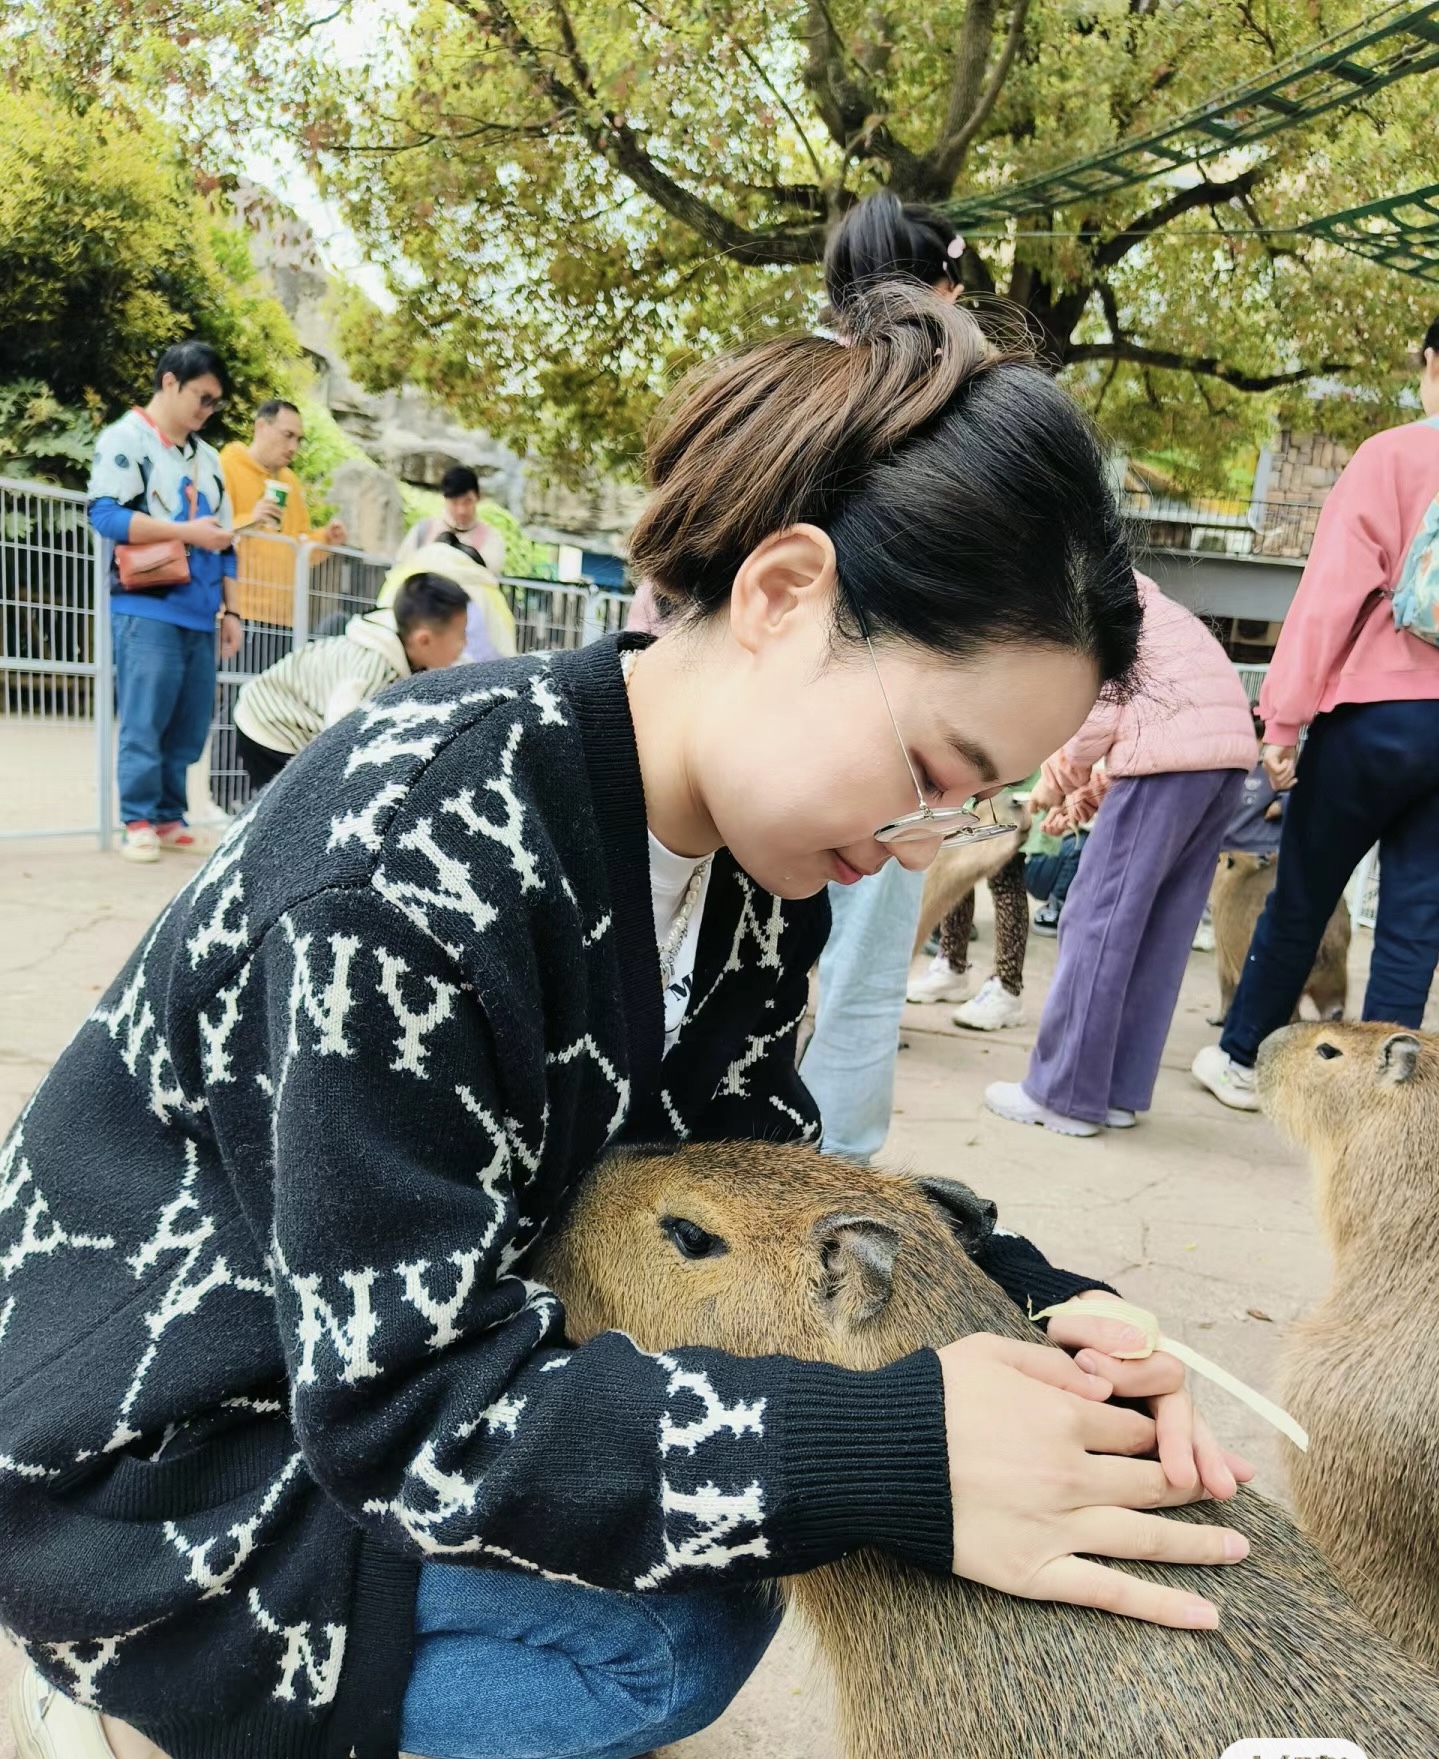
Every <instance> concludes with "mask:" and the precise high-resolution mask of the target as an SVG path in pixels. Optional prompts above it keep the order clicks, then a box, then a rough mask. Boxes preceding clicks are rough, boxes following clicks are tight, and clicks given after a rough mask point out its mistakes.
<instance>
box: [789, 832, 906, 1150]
mask: <svg viewBox="0 0 1439 1759" xmlns="http://www.w3.org/2000/svg"><path fill="white" fill-rule="evenodd" d="M923 892H924V875H923V874H922V873H910V872H908V871H907V870H906V869H905V868H903V867H901V866H900V865H899V863H898V862H897V861H887V862H886V863H885V864H884V866H883V867H882V868H881V869H880V870H879V872H878V873H877V874H875V875H874V876H873V877H872V878H870V879H862V880H859V881H858V882H857V883H856V884H855V885H852V886H831V887H830V888H829V905H830V910H831V911H832V912H833V915H834V926H833V927H832V928H831V929H830V934H829V940H828V942H827V943H826V945H825V949H824V952H823V953H822V954H821V956H820V961H819V1011H818V1013H817V1014H816V1016H815V1023H814V1036H813V1037H812V1038H811V1039H810V1041H809V1043H808V1045H806V1046H805V1053H804V1057H803V1059H802V1061H801V1062H800V1066H799V1074H800V1080H801V1081H803V1082H804V1084H805V1086H806V1087H807V1088H808V1089H809V1090H810V1093H811V1094H812V1095H813V1096H814V1102H815V1104H816V1105H817V1106H818V1107H819V1115H820V1117H821V1118H822V1119H823V1120H824V1142H823V1147H824V1151H825V1153H826V1154H841V1155H843V1156H844V1157H845V1158H846V1159H847V1160H857V1161H861V1162H868V1160H869V1158H870V1156H871V1155H872V1154H874V1153H875V1152H876V1151H877V1150H878V1149H879V1147H880V1145H881V1144H882V1143H883V1141H884V1139H885V1137H886V1136H887V1135H888V1134H889V1119H890V1113H891V1111H892V1110H893V1109H894V1059H895V1056H896V1054H897V1052H898V1050H899V1019H900V1015H901V1014H902V1013H903V1011H904V991H905V986H906V984H907V983H908V981H909V955H910V952H911V950H912V948H913V946H914V935H915V930H916V929H917V928H918V926H919V904H920V898H921V896H922V895H923Z"/></svg>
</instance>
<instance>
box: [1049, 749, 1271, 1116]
mask: <svg viewBox="0 0 1439 1759" xmlns="http://www.w3.org/2000/svg"><path fill="white" fill-rule="evenodd" d="M1243 781H1244V772H1243V771H1242V770H1195V771H1192V772H1189V773H1176V774H1167V775H1162V776H1126V777H1124V778H1122V779H1121V780H1120V781H1117V782H1115V784H1114V785H1113V787H1111V788H1110V790H1109V792H1108V793H1107V794H1106V795H1105V797H1104V804H1103V806H1102V807H1101V808H1100V812H1099V817H1098V818H1097V819H1096V820H1095V822H1094V829H1093V830H1092V831H1091V832H1090V835H1089V842H1088V844H1087V845H1086V847H1085V851H1084V859H1083V860H1082V861H1081V862H1080V864H1079V872H1078V873H1077V874H1076V875H1075V879H1074V884H1073V885H1072V886H1071V887H1070V889H1069V896H1068V898H1067V899H1066V900H1065V905H1064V914H1063V915H1062V916H1061V917H1060V919H1059V964H1058V966H1057V968H1056V970H1055V973H1054V982H1053V984H1052V985H1051V986H1050V991H1049V995H1048V996H1047V997H1046V999H1045V1003H1044V1014H1043V1017H1042V1018H1041V1020H1040V1023H1039V1037H1038V1039H1037V1040H1036V1042H1035V1046H1034V1052H1033V1055H1032V1056H1031V1057H1030V1059H1029V1073H1028V1074H1027V1075H1026V1076H1025V1078H1024V1087H1025V1091H1026V1092H1027V1093H1028V1094H1029V1097H1030V1098H1031V1099H1034V1100H1038V1102H1039V1103H1040V1104H1041V1105H1046V1106H1048V1107H1049V1108H1050V1110H1051V1111H1056V1112H1061V1113H1063V1114H1064V1116H1065V1117H1068V1118H1083V1119H1085V1120H1086V1121H1088V1122H1089V1123H1092V1124H1102V1123H1103V1122H1104V1118H1105V1113H1106V1112H1107V1111H1108V1110H1109V1109H1110V1107H1111V1106H1113V1107H1117V1108H1122V1109H1123V1110H1125V1111H1131V1112H1144V1111H1148V1110H1149V1102H1150V1101H1151V1100H1152V1099H1153V1098H1154V1083H1155V1080H1156V1079H1157V1077H1158V1075H1159V1060H1160V1058H1161V1057H1162V1056H1163V1054H1164V1041H1165V1039H1166V1038H1167V1037H1168V1035H1169V1022H1170V1021H1171V1019H1172V1018H1173V1017H1174V1004H1175V1003H1176V1002H1177V1001H1178V1000H1179V986H1180V984H1181V982H1182V981H1183V978H1184V967H1185V964H1186V962H1187V961H1188V958H1189V946H1190V942H1191V941H1192V940H1193V939H1194V931H1195V929H1196V928H1197V927H1198V926H1199V918H1200V917H1201V915H1203V913H1204V900H1205V899H1206V898H1207V897H1208V896H1209V884H1210V881H1211V880H1212V879H1213V878H1214V863H1215V861H1216V860H1217V859H1218V856H1219V848H1220V844H1221V842H1222V841H1223V837H1224V833H1225V830H1226V829H1227V828H1228V825H1229V821H1230V819H1231V818H1232V816H1233V814H1234V809H1235V807H1236V806H1237V804H1238V800H1239V790H1240V788H1241V786H1242V785H1243Z"/></svg>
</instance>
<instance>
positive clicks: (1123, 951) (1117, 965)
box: [984, 574, 1308, 1136]
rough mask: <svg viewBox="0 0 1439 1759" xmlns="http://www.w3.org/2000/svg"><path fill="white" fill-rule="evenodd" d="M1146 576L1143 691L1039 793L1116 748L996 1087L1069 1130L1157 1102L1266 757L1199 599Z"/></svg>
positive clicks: (1094, 730) (1061, 791) (998, 1100)
mask: <svg viewBox="0 0 1439 1759" xmlns="http://www.w3.org/2000/svg"><path fill="white" fill-rule="evenodd" d="M1136 578H1137V580H1138V581H1139V592H1140V599H1141V601H1142V603H1143V606H1144V631H1143V634H1142V636H1141V638H1140V646H1139V661H1138V665H1137V667H1136V675H1137V677H1138V679H1139V690H1138V692H1137V693H1136V694H1135V695H1134V696H1133V697H1132V698H1131V699H1129V700H1128V701H1125V702H1122V703H1116V702H1106V701H1104V700H1102V699H1101V701H1100V702H1099V703H1098V704H1096V706H1095V708H1094V711H1093V713H1092V714H1091V715H1090V717H1089V719H1088V720H1087V721H1086V722H1085V723H1084V725H1083V726H1082V727H1081V728H1080V729H1079V731H1078V733H1076V734H1075V736H1074V738H1073V739H1071V740H1070V742H1069V744H1068V745H1066V746H1065V747H1064V749H1063V751H1061V752H1058V753H1057V754H1056V755H1055V756H1054V757H1052V758H1051V759H1050V760H1049V761H1048V763H1047V764H1046V765H1045V769H1044V774H1043V776H1042V778H1041V782H1040V786H1039V788H1038V789H1037V790H1036V791H1035V793H1034V794H1033V795H1032V796H1031V801H1032V803H1033V804H1035V805H1038V806H1050V807H1057V806H1060V805H1061V804H1062V802H1063V801H1064V800H1065V799H1066V798H1073V797H1074V795H1075V794H1076V793H1077V791H1078V790H1080V789H1082V788H1084V787H1085V785H1086V784H1087V783H1089V782H1090V780H1091V777H1092V775H1093V772H1094V766H1095V765H1096V764H1097V763H1099V762H1100V761H1101V759H1102V760H1103V764H1104V773H1105V774H1106V775H1107V776H1108V778H1109V788H1108V792H1107V793H1106V794H1105V797H1104V810H1103V811H1102V812H1101V813H1100V814H1099V816H1098V818H1096V819H1095V821H1094V830H1093V831H1092V832H1091V833H1090V839H1089V846H1088V847H1087V848H1086V850H1085V852H1084V860H1083V861H1082V862H1081V863H1080V867H1079V872H1078V873H1077V874H1076V875H1075V879H1074V884H1073V885H1072V886H1071V887H1070V890H1069V896H1068V898H1067V899H1066V900H1065V906H1064V915H1063V916H1062V917H1061V918H1060V923H1059V963H1058V965H1057V967H1056V969H1055V973H1054V982H1053V984H1052V985H1051V986H1050V991H1049V994H1048V996H1047V997H1046V998H1045V1003H1044V1012H1043V1014H1042V1016H1041V1018H1040V1023H1039V1037H1038V1039H1037V1040H1036V1041H1035V1046H1034V1050H1033V1052H1032V1054H1031V1056H1030V1059H1029V1069H1028V1071H1027V1073H1026V1074H1025V1077H1024V1080H1023V1081H1022V1082H1021V1081H996V1082H994V1083H993V1084H992V1085H991V1086H990V1087H989V1088H988V1089H987V1090H986V1092H985V1096H984V1100H985V1104H986V1105H987V1106H988V1107H989V1109H990V1110H991V1111H992V1112H997V1113H998V1114H999V1116H1000V1117H1002V1118H1008V1119H1010V1120H1011V1121H1012V1122H1014V1123H1017V1124H1043V1125H1044V1126H1045V1127H1046V1128H1047V1129H1050V1130H1057V1131H1059V1132H1060V1134H1062V1135H1066V1136H1094V1135H1097V1134H1098V1132H1099V1131H1100V1130H1102V1129H1103V1128H1104V1127H1105V1126H1106V1125H1108V1126H1110V1127H1111V1128H1113V1129H1127V1128H1128V1127H1129V1126H1130V1125H1132V1124H1133V1123H1135V1122H1136V1120H1137V1116H1138V1114H1139V1113H1140V1112H1144V1111H1148V1110H1149V1105H1150V1101H1151V1100H1152V1099H1153V1097H1154V1083H1155V1079H1156V1077H1157V1076H1158V1074H1159V1059H1160V1057H1161V1055H1162V1054H1163V1051H1164V1041H1165V1038H1166V1036H1167V1035H1168V1032H1169V1022H1170V1020H1171V1019H1172V1018H1173V1015H1174V1004H1175V1003H1176V1002H1177V1001H1178V999H1179V986H1180V983H1181V981H1182V980H1183V977H1184V967H1185V964H1186V962H1187V960H1188V958H1189V945H1190V942H1191V941H1192V940H1193V939H1194V931H1195V929H1196V928H1197V927H1198V925H1199V918H1200V916H1201V915H1202V914H1203V911H1204V900H1205V899H1206V898H1207V897H1208V895H1209V882H1210V880H1211V879H1212V878H1213V875H1214V863H1215V861H1216V859H1217V858H1218V855H1219V845H1220V842H1221V840H1222V838H1223V836H1224V832H1225V830H1226V828H1227V827H1228V825H1229V821H1230V819H1231V818H1232V817H1233V814H1234V808H1235V805H1236V803H1237V801H1238V798H1239V792H1240V789H1241V788H1242V787H1243V784H1244V777H1245V775H1246V774H1247V773H1248V772H1249V770H1251V769H1252V768H1253V767H1254V761H1255V757H1256V755H1257V747H1256V744H1255V739H1254V727H1253V724H1252V722H1251V720H1250V715H1249V703H1248V700H1247V698H1246V697H1245V694H1244V687H1243V685H1242V684H1241V683H1240V682H1239V674H1238V673H1237V672H1236V671H1235V669H1234V666H1233V665H1232V664H1231V662H1230V660H1229V658H1228V656H1227V655H1226V654H1225V652H1224V649H1223V648H1222V647H1220V645H1219V643H1218V642H1217V641H1216V640H1215V639H1214V637H1213V636H1212V635H1211V634H1210V633H1209V631H1208V630H1207V629H1206V628H1205V627H1204V625H1203V624H1202V623H1201V622H1200V621H1199V619H1198V618H1197V617H1196V616H1194V615H1193V613H1192V612H1190V611H1186V610H1185V609H1184V607H1183V606H1182V605H1177V604H1175V602H1174V601H1173V600H1172V599H1167V598H1165V596H1164V594H1163V593H1161V592H1160V590H1159V588H1158V587H1157V586H1156V585H1155V584H1154V582H1153V581H1152V580H1148V579H1146V578H1145V576H1144V575H1142V574H1140V575H1137V576H1136ZM1307 969H1308V968H1307V967H1306V970H1307Z"/></svg>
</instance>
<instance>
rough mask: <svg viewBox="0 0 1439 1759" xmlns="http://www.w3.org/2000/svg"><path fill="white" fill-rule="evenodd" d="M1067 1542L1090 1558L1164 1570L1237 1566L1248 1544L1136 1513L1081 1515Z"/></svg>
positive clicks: (1228, 1532) (1224, 1533) (1224, 1531)
mask: <svg viewBox="0 0 1439 1759" xmlns="http://www.w3.org/2000/svg"><path fill="white" fill-rule="evenodd" d="M1065 1538H1066V1540H1069V1539H1071V1538H1072V1540H1073V1543H1074V1549H1075V1550H1076V1551H1077V1552H1084V1553H1086V1554H1087V1555H1088V1556H1090V1557H1122V1558H1129V1559H1131V1560H1133V1561H1136V1562H1139V1561H1142V1562H1145V1563H1162V1564H1237V1563H1239V1562H1240V1561H1241V1560H1242V1559H1244V1558H1246V1557H1248V1556H1249V1541H1248V1540H1247V1539H1246V1538H1245V1537H1244V1535H1243V1534H1242V1533H1237V1532H1235V1530H1234V1529H1233V1528H1232V1527H1208V1526H1204V1525H1201V1524H1200V1523H1198V1522H1195V1521H1170V1520H1167V1519H1166V1518H1165V1517H1164V1516H1163V1515H1141V1514H1136V1513H1135V1512H1134V1510H1132V1509H1083V1510H1081V1511H1080V1512H1079V1513H1078V1514H1077V1515H1076V1516H1075V1517H1074V1519H1073V1521H1072V1522H1071V1523H1069V1526H1068V1529H1067V1531H1066V1533H1065Z"/></svg>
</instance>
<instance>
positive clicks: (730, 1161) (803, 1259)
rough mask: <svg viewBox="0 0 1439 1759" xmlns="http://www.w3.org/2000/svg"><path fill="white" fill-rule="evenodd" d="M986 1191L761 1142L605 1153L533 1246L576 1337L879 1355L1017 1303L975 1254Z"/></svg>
mask: <svg viewBox="0 0 1439 1759" xmlns="http://www.w3.org/2000/svg"><path fill="white" fill-rule="evenodd" d="M994 1216H995V1208H994V1205H993V1204H992V1203H988V1202H986V1201H984V1200H983V1199H982V1198H979V1197H976V1196H975V1194H974V1193H973V1192H972V1191H971V1190H970V1189H969V1187H968V1186H967V1185H962V1184H960V1183H958V1182H957V1181H955V1180H950V1179H932V1178H907V1177H905V1176H903V1175H902V1174H899V1173H887V1172H879V1171H877V1170H875V1169H873V1168H869V1167H856V1166H854V1165H852V1164H851V1163H849V1162H846V1161H843V1160H838V1159H834V1158H829V1157H826V1156H823V1155H820V1154H818V1153H816V1152H815V1151H814V1150H813V1149H808V1148H793V1147H780V1146H777V1145H775V1144H771V1143H760V1142H752V1143H746V1142H716V1143H706V1144H702V1145H701V1144H697V1145H693V1146H688V1147H684V1148H678V1149H674V1150H672V1151H669V1152H665V1151H653V1152H645V1151H642V1150H636V1151H626V1152H622V1153H619V1154H616V1155H614V1156H612V1157H611V1158H610V1159H609V1160H608V1161H606V1162H605V1164H604V1165H603V1166H602V1167H600V1168H599V1169H598V1170H597V1171H596V1172H595V1173H593V1174H592V1175H591V1176H590V1178H589V1179H588V1180H587V1181H586V1182H585V1184H584V1186H583V1188H582V1189H581V1191H580V1193H579V1195H578V1196H577V1198H576V1200H575V1203H574V1205H573V1207H572V1208H571V1209H570V1211H569V1212H568V1213H567V1215H566V1216H565V1218H564V1220H563V1221H562V1223H561V1224H560V1227H559V1229H558V1230H557V1232H556V1234H555V1235H554V1237H553V1238H552V1239H551V1240H550V1241H549V1243H548V1244H547V1245H546V1246H545V1248H544V1249H543V1251H542V1252H541V1254H540V1257H539V1262H538V1266H537V1268H538V1272H539V1274H540V1276H542V1277H543V1278H544V1280H545V1281H546V1282H547V1283H549V1284H550V1285H551V1286H552V1287H553V1288H554V1289H555V1290H556V1292H557V1293H558V1294H559V1295H560V1297H561V1299H562V1300H563V1301H564V1303H565V1309H566V1315H567V1320H568V1323H567V1326H566V1330H567V1332H568V1334H569V1336H570V1337H571V1338H572V1339H573V1340H574V1341H575V1342H576V1343H583V1342H584V1341H585V1340H586V1339H587V1338H590V1337H593V1336H594V1335H595V1334H596V1333H597V1332H601V1331H608V1330H621V1331H624V1332H627V1333H628V1334H629V1335H630V1336H631V1337H632V1338H633V1339H634V1340H635V1342H636V1343H637V1344H638V1345H639V1346H640V1347H641V1349H647V1350H661V1349H673V1348H679V1347H682V1346H684V1345H697V1344H707V1345H710V1346H712V1347H714V1348H718V1349H723V1350H728V1351H730V1352H732V1353H734V1354H736V1355H747V1356H759V1355H768V1354H772V1353H775V1352H783V1353H785V1354H788V1355H793V1356H800V1357H804V1358H808V1359H810V1360H815V1361H829V1362H835V1363H838V1364H840V1365H842V1366H846V1367H851V1368H876V1367H880V1366H882V1365H883V1364H885V1363H887V1362H892V1361H895V1360H897V1359H898V1358H899V1357H901V1356H904V1355H907V1354H909V1352H910V1351H912V1350H915V1349H918V1348H920V1347H922V1346H924V1345H926V1344H928V1345H932V1346H938V1345H941V1344H944V1343H947V1342H949V1340H950V1339H952V1338H955V1337H958V1336H961V1335H963V1334H966V1333H968V1332H972V1331H977V1330H981V1329H989V1330H998V1329H1004V1330H1006V1331H1009V1332H1010V1333H1011V1334H1014V1335H1018V1334H1022V1332H1023V1331H1024V1330H1027V1329H1030V1328H1028V1327H1027V1326H1026V1325H1025V1321H1024V1319H1023V1316H1022V1315H1021V1314H1020V1313H1019V1312H1018V1310H1017V1309H1015V1308H1013V1307H1012V1306H1011V1304H1010V1303H1009V1302H1008V1301H1007V1300H1006V1299H1005V1297H1004V1296H1003V1295H1002V1294H1000V1292H999V1291H998V1289H997V1288H996V1287H995V1285H994V1284H993V1283H991V1282H990V1281H989V1280H988V1278H986V1277H985V1276H983V1275H982V1274H981V1273H980V1272H979V1271H978V1270H977V1269H976V1268H975V1267H974V1266H973V1265H972V1264H971V1263H970V1262H969V1259H968V1257H967V1252H968V1251H970V1250H973V1248H975V1247H976V1246H978V1245H979V1244H980V1243H981V1241H982V1240H984V1239H985V1237H986V1236H987V1235H988V1234H989V1233H990V1231H991V1230H992V1228H993V1226H994Z"/></svg>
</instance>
